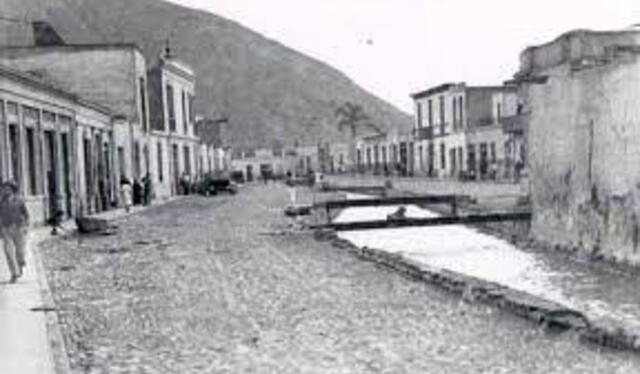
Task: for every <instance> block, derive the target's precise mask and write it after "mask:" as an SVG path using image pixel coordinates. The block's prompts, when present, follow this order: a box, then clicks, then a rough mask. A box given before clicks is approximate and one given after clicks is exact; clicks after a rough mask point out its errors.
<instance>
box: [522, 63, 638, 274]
mask: <svg viewBox="0 0 640 374" xmlns="http://www.w3.org/2000/svg"><path fill="white" fill-rule="evenodd" d="M544 74H546V75H548V76H549V79H548V81H547V82H546V84H534V85H529V86H527V87H526V89H525V91H526V92H525V97H526V98H527V103H526V105H527V107H528V108H530V109H531V116H530V124H529V125H530V127H529V144H530V167H531V172H532V196H531V197H532V199H531V200H532V207H533V213H534V216H533V222H532V234H533V236H534V238H535V239H537V240H539V241H542V242H546V243H551V244H556V245H561V246H564V247H569V248H580V249H582V250H586V251H589V252H592V253H593V254H594V255H597V256H598V257H606V258H613V259H616V260H622V261H629V262H631V263H634V264H640V251H639V246H640V245H639V242H640V141H638V139H640V99H639V98H640V60H639V59H638V58H637V57H633V56H626V57H625V58H624V59H618V60H616V61H614V62H609V63H607V64H604V65H599V66H595V67H590V68H586V69H582V70H577V71H576V70H571V68H570V66H569V64H564V65H560V66H557V67H555V68H553V69H549V70H547V71H544Z"/></svg>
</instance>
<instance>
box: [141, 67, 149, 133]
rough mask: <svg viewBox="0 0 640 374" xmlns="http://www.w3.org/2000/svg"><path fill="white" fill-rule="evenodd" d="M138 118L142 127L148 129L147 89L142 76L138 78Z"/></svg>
mask: <svg viewBox="0 0 640 374" xmlns="http://www.w3.org/2000/svg"><path fill="white" fill-rule="evenodd" d="M140 118H141V121H142V128H143V129H144V130H145V131H148V128H147V90H146V87H145V83H144V78H143V77H141V78H140Z"/></svg>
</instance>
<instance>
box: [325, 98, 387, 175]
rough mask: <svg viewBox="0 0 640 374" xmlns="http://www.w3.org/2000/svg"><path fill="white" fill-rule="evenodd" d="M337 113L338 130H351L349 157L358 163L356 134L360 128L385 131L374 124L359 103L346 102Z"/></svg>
mask: <svg viewBox="0 0 640 374" xmlns="http://www.w3.org/2000/svg"><path fill="white" fill-rule="evenodd" d="M335 114H336V117H337V118H338V131H340V132H342V131H343V130H344V129H345V128H346V129H348V130H349V159H350V161H351V162H352V163H353V164H356V163H357V160H355V154H356V135H357V132H358V128H362V127H366V128H370V129H373V130H374V131H376V132H377V133H378V134H380V135H384V134H385V132H384V131H382V130H381V129H380V128H379V127H378V126H376V125H374V124H373V122H372V121H371V118H370V117H369V116H368V115H367V113H366V112H365V110H364V109H363V108H362V106H361V105H359V104H354V103H352V102H346V103H344V104H342V105H341V106H340V107H338V108H337V109H336V111H335Z"/></svg>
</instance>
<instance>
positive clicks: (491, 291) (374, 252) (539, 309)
mask: <svg viewBox="0 0 640 374" xmlns="http://www.w3.org/2000/svg"><path fill="white" fill-rule="evenodd" d="M315 238H316V239H317V240H321V241H329V242H331V243H332V245H334V246H336V247H338V248H342V249H345V250H348V251H349V252H350V253H352V254H354V255H355V256H357V257H359V258H361V259H363V260H366V261H371V262H374V263H376V264H378V265H381V266H383V267H386V268H389V269H392V270H394V271H396V272H398V273H400V274H402V275H404V276H406V277H408V278H411V279H414V280H417V281H420V282H425V283H428V284H432V285H436V286H438V287H440V288H442V289H444V290H445V291H447V292H450V293H452V294H454V295H458V296H460V297H461V298H462V299H463V300H464V301H467V302H479V303H484V304H488V305H491V306H494V307H497V308H499V309H501V310H505V311H508V312H510V313H513V314H515V315H518V316H520V317H523V318H526V319H528V320H531V321H533V322H535V323H536V324H539V325H542V326H544V327H545V328H547V329H549V330H552V331H564V330H573V331H575V332H577V333H578V334H579V336H580V338H581V339H582V340H583V341H585V342H589V343H594V344H598V345H601V346H604V347H608V348H615V349H622V350H632V351H635V352H640V335H638V334H636V333H634V332H632V331H629V330H627V329H625V328H624V327H621V326H611V325H605V324H603V323H600V322H591V321H589V319H588V318H587V317H586V316H585V315H584V314H583V313H581V312H579V311H577V310H574V309H571V308H569V307H567V306H565V305H562V304H560V303H557V302H553V301H550V300H546V299H544V298H541V297H537V296H535V295H532V294H529V293H526V292H522V291H518V290H515V289H511V288H509V287H507V286H504V285H500V284H497V283H494V282H490V281H486V280H483V279H479V278H476V277H472V276H468V275H465V274H461V273H457V272H453V271H450V270H446V269H439V268H435V267H432V266H429V265H427V264H424V263H419V262H416V261H413V260H411V259H408V258H406V257H404V256H402V255H400V254H398V253H391V252H387V251H384V250H379V249H374V248H367V247H364V248H358V247H356V246H355V245H353V244H352V243H351V242H349V241H347V240H344V239H341V238H339V237H338V236H337V235H336V233H335V231H331V230H318V231H316V233H315Z"/></svg>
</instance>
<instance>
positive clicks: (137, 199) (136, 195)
mask: <svg viewBox="0 0 640 374" xmlns="http://www.w3.org/2000/svg"><path fill="white" fill-rule="evenodd" d="M140 204H142V183H140V179H134V181H133V205H140Z"/></svg>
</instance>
